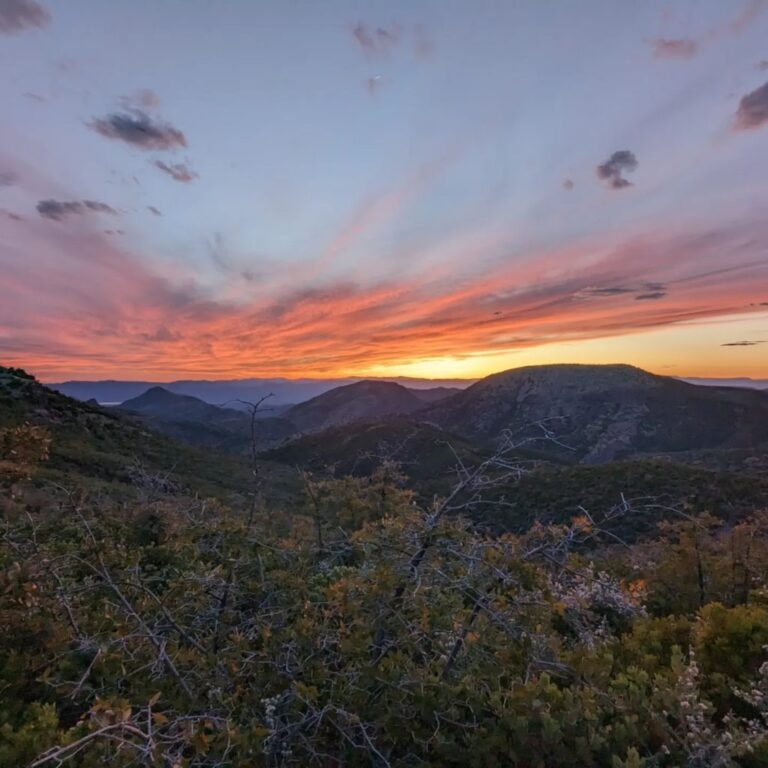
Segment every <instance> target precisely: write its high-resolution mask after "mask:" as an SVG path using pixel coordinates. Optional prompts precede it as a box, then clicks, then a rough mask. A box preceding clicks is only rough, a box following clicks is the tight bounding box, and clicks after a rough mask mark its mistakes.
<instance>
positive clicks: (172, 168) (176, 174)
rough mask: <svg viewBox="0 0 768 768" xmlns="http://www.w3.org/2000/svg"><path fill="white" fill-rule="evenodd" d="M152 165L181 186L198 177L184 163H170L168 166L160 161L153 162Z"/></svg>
mask: <svg viewBox="0 0 768 768" xmlns="http://www.w3.org/2000/svg"><path fill="white" fill-rule="evenodd" d="M152 165H154V166H155V168H159V169H160V170H161V171H162V172H163V173H166V174H168V175H169V176H170V177H171V178H172V179H173V180H174V181H179V182H181V183H182V184H189V183H190V182H191V181H194V180H195V179H196V178H197V177H198V174H196V173H195V172H194V171H193V170H192V169H191V168H190V167H189V166H188V165H186V164H185V163H172V164H171V165H169V164H168V163H164V162H163V161H162V160H155V161H154V162H153V163H152Z"/></svg>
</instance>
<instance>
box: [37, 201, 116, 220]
mask: <svg viewBox="0 0 768 768" xmlns="http://www.w3.org/2000/svg"><path fill="white" fill-rule="evenodd" d="M36 209H37V212H38V213H39V214H40V215H41V216H42V217H43V218H44V219H50V220H51V221H64V219H66V218H67V216H73V215H75V216H82V215H83V214H84V213H88V212H89V211H90V212H93V213H108V214H110V215H111V216H116V215H117V211H116V210H115V209H114V208H113V207H112V206H111V205H107V204H106V203H100V202H98V201H97V200H71V201H62V200H41V201H40V202H39V203H38V204H37V206H36Z"/></svg>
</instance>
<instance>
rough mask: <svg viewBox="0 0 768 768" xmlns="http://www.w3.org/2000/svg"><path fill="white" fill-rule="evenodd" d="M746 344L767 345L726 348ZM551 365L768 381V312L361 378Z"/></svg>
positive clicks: (475, 373)
mask: <svg viewBox="0 0 768 768" xmlns="http://www.w3.org/2000/svg"><path fill="white" fill-rule="evenodd" d="M742 341H750V342H760V341H765V343H756V344H752V345H749V346H723V345H726V344H729V345H730V344H733V343H734V342H742ZM550 363H587V364H605V363H628V364H630V365H636V366H638V367H639V368H644V369H645V370H648V371H651V372H653V373H658V374H662V375H667V376H702V377H713V378H736V377H739V376H748V377H751V378H756V379H766V378H768V312H766V313H757V314H755V313H750V314H748V315H733V316H729V317H720V318H718V319H717V320H710V321H693V322H687V323H680V324H678V325H671V326H665V327H663V328H655V329H652V330H649V331H643V332H640V333H631V334H624V335H621V336H611V337H609V338H601V339H587V340H578V341H569V342H554V343H552V344H543V345H540V346H535V347H527V348H523V349H519V350H516V351H511V352H500V353H498V352H497V353H483V352H477V353H475V354H472V355H467V356H462V357H444V358H435V359H430V360H419V361H414V362H411V363H403V364H398V365H391V366H374V367H371V368H369V369H365V370H364V371H362V372H361V373H362V374H363V375H367V376H413V377H423V378H430V379H439V378H480V377H483V376H487V375H489V374H491V373H496V372H498V371H503V370H507V369H509V368H519V367H521V366H524V365H546V364H550Z"/></svg>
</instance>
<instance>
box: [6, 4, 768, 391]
mask: <svg viewBox="0 0 768 768" xmlns="http://www.w3.org/2000/svg"><path fill="white" fill-rule="evenodd" d="M0 71H2V73H3V74H2V77H0V103H2V105H3V107H2V109H1V110H0V363H3V364H6V365H18V366H22V367H24V368H26V369H28V370H30V371H31V372H33V373H35V374H36V375H38V376H39V377H40V378H41V379H43V380H45V381H54V380H63V379H69V378H77V379H102V378H118V379H150V380H169V379H178V378H238V377H259V376H286V377H289V378H294V377H317V378H330V377H336V376H397V375H407V376H419V377H429V378H440V377H467V378H470V377H471V378H474V377H479V376H484V375H486V374H489V373H492V372H495V371H499V370H504V369H507V368H513V367H517V366H520V365H530V364H543V363H561V362H579V363H614V362H623V363H630V364H634V365H639V366H641V367H643V368H646V369H648V370H651V371H654V372H657V373H664V374H669V375H675V376H723V377H730V376H752V377H757V378H768V183H766V178H767V177H768V0H692V1H691V2H683V1H682V0H680V2H670V1H669V0H664V1H663V2H656V1H654V0H646V1H644V2H642V3H638V2H635V0H581V2H578V3H575V2H571V0H559V1H558V0H547V1H546V2H542V1H541V0H528V1H525V2H524V1H523V0H472V2H469V0H381V2H374V1H373V0H370V1H367V2H366V1H365V0H357V1H355V2H353V1H352V0H349V1H344V0H324V1H323V2H318V1H317V0H258V1H256V0H225V1H224V2H214V1H213V0H195V1H194V2H189V1H188V0H163V2H156V1H155V0H132V2H130V3H128V2H103V0H39V1H37V0H0Z"/></svg>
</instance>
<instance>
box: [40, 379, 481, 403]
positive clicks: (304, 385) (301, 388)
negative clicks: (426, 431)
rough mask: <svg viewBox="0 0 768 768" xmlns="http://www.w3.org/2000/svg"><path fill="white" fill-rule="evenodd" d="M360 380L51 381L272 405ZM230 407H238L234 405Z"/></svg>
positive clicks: (110, 397)
mask: <svg viewBox="0 0 768 768" xmlns="http://www.w3.org/2000/svg"><path fill="white" fill-rule="evenodd" d="M357 381H361V379H357V378H345V379H280V378H276V379H234V380H229V381H171V382H154V381H65V382H62V383H58V384H48V385H47V386H49V387H50V388H51V389H55V390H56V391H57V392H61V393H62V394H64V395H68V396H69V397H74V398H75V399H77V400H90V399H95V400H97V401H98V402H100V403H123V402H125V401H126V400H130V399H132V398H135V397H139V396H140V395H142V394H143V393H144V392H146V391H147V390H148V389H150V388H152V387H162V388H163V389H165V390H167V391H169V392H173V393H174V394H177V395H190V396H192V397H197V398H199V399H200V400H203V401H205V402H206V403H211V404H213V405H222V404H227V403H231V401H235V400H246V401H249V402H254V401H256V400H258V399H260V398H261V397H264V396H265V395H268V394H270V393H271V394H272V395H273V397H271V398H270V399H269V404H270V406H272V407H274V406H284V405H286V404H290V405H293V404H295V403H303V402H304V401H306V400H310V399H311V398H313V397H317V395H321V394H323V393H324V392H328V391H329V390H331V389H334V388H336V387H341V386H345V385H347V384H354V383H355V382H357ZM375 381H381V382H394V383H396V384H401V385H402V386H405V387H408V388H410V389H419V390H423V389H434V390H436V389H438V388H440V387H451V388H462V387H466V386H468V385H469V384H472V383H473V380H472V379H435V380H431V379H410V378H407V377H401V378H388V379H376V380H375ZM231 407H237V405H236V404H232V406H231Z"/></svg>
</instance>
